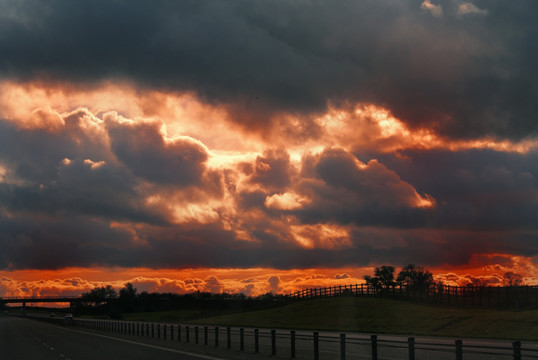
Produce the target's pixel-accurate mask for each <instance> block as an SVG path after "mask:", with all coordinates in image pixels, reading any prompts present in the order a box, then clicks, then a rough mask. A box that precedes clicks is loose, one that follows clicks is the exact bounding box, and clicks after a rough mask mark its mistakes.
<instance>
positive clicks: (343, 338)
mask: <svg viewBox="0 0 538 360" xmlns="http://www.w3.org/2000/svg"><path fill="white" fill-rule="evenodd" d="M340 360H346V334H340Z"/></svg>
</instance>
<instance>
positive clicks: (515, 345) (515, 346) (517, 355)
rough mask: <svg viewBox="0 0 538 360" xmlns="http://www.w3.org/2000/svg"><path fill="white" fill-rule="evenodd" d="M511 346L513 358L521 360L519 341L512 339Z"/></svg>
mask: <svg viewBox="0 0 538 360" xmlns="http://www.w3.org/2000/svg"><path fill="white" fill-rule="evenodd" d="M512 347H513V349H514V360H521V341H514V342H513V343H512Z"/></svg>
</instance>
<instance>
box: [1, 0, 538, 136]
mask: <svg viewBox="0 0 538 360" xmlns="http://www.w3.org/2000/svg"><path fill="white" fill-rule="evenodd" d="M429 3H431V4H433V5H434V6H437V7H438V9H440V11H437V12H434V11H431V10H428V9H427V7H426V6H424V5H422V6H421V4H423V2H421V1H416V0H414V1H411V0H408V1H397V2H394V1H375V2H366V1H360V2H357V1H337V2H324V1H313V2H295V1H294V2H290V1H276V2H275V1H271V2H258V1H256V2H252V1H235V2H226V1H204V2H198V1H183V2H165V1H157V2H156V1H116V2H109V1H91V2H72V1H49V2H46V3H44V2H38V1H3V2H2V4H1V5H0V6H1V8H2V11H0V13H1V14H2V15H0V16H1V21H0V50H1V52H2V59H1V60H0V71H1V73H2V74H3V76H4V77H15V78H19V79H27V80H32V79H35V78H36V77H37V78H41V79H49V80H54V81H74V82H79V83H95V82H96V81H99V80H103V79H108V78H122V79H127V80H130V81H134V82H136V83H138V84H139V85H140V86H148V87H159V88H165V89H173V90H179V91H195V92H197V93H198V94H199V95H200V96H201V97H202V98H204V99H206V100H207V101H210V102H214V103H220V104H225V105H226V106H228V108H229V110H230V111H232V112H233V113H234V114H235V116H236V117H235V120H236V121H238V122H241V123H243V124H245V125H247V126H250V127H261V128H263V127H265V126H267V125H268V122H267V121H268V119H269V116H270V114H272V113H278V112H281V111H288V112H301V113H311V112H316V111H319V110H322V109H324V108H325V106H326V105H327V101H332V102H336V103H338V102H340V101H346V100H350V101H352V102H356V101H361V102H372V103H375V104H378V105H382V106H386V107H388V108H389V109H390V110H391V111H392V112H393V113H394V114H395V116H397V117H398V118H400V119H402V120H403V121H405V122H406V123H408V124H411V125H412V126H426V127H433V128H435V129H436V130H437V131H439V132H441V133H443V134H445V135H448V136H451V137H479V136H483V135H494V136H497V137H506V136H507V137H511V138H523V137H526V136H529V135H536V132H537V124H536V121H535V119H536V115H537V113H538V111H537V108H536V106H537V105H536V98H538V94H537V92H538V87H537V83H538V81H537V74H536V71H535V64H536V63H537V62H538V54H537V50H536V46H535V39H536V38H537V35H538V33H537V32H538V29H537V28H536V26H535V18H534V14H535V13H536V12H537V11H538V4H537V3H536V1H533V0H528V1H518V2H517V3H516V4H513V3H509V2H506V1H501V0H495V1H473V2H472V4H471V3H464V2H463V1H452V0H450V1H449V0H443V1H430V2H429ZM470 4H471V5H470ZM462 6H464V7H465V8H462ZM303 121H306V122H308V121H307V120H305V119H303ZM304 128H305V129H308V128H310V126H308V124H305V125H304ZM314 133H315V131H314Z"/></svg>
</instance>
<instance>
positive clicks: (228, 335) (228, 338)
mask: <svg viewBox="0 0 538 360" xmlns="http://www.w3.org/2000/svg"><path fill="white" fill-rule="evenodd" d="M226 347H227V348H228V349H229V348H231V347H232V329H231V328H230V327H229V326H228V327H227V328H226Z"/></svg>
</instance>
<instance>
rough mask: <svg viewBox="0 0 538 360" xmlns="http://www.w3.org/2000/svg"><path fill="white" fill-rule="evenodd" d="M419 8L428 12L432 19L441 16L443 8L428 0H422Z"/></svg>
mask: <svg viewBox="0 0 538 360" xmlns="http://www.w3.org/2000/svg"><path fill="white" fill-rule="evenodd" d="M420 8H421V9H423V10H426V11H429V12H430V13H431V14H432V15H433V16H434V17H437V18H438V17H441V16H443V7H442V6H441V5H435V4H433V3H432V2H431V1H430V0H424V1H423V2H422V4H421V5H420Z"/></svg>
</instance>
